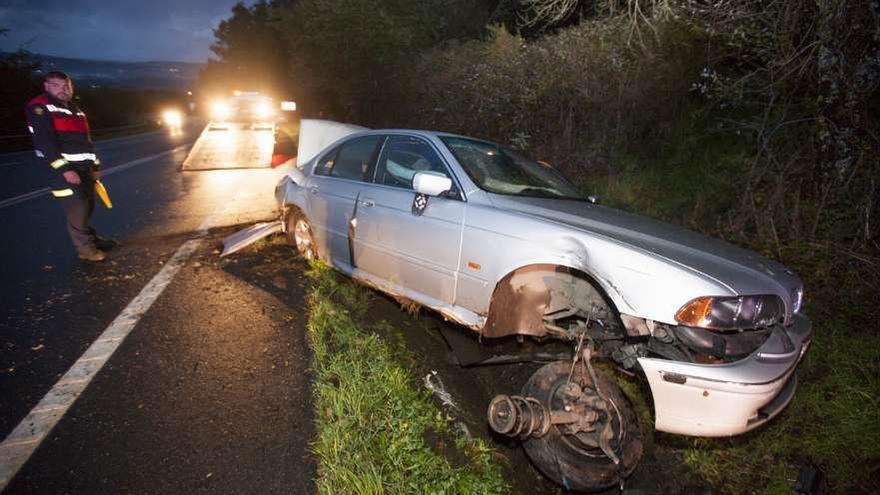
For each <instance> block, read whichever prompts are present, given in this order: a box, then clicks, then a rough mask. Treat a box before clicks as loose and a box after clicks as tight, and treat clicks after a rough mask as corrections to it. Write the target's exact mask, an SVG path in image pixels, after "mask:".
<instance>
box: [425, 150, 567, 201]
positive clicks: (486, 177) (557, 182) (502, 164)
mask: <svg viewBox="0 0 880 495" xmlns="http://www.w3.org/2000/svg"><path fill="white" fill-rule="evenodd" d="M441 139H442V140H443V142H444V143H446V146H447V147H448V148H449V149H450V151H452V154H453V155H455V158H456V160H458V163H460V164H461V166H462V167H463V168H464V170H465V172H467V174H468V176H470V178H471V180H473V181H474V182H475V183H476V184H477V186H478V187H479V188H480V189H483V190H486V191H489V192H491V193H496V194H508V195H514V196H531V197H536V198H556V199H579V200H582V199H584V197H583V195H581V193H580V192H579V191H578V190H577V187H575V186H574V185H573V184H572V183H571V182H569V181H568V179H566V178H565V177H563V176H562V174H560V173H559V172H557V171H556V170H555V169H554V168H553V167H551V166H549V165H545V164H543V163H540V162H537V161H535V160H532V159H531V158H528V157H526V156H525V155H523V154H522V153H519V152H516V151H514V150H512V149H510V148H507V147H504V146H500V145H497V144H495V143H490V142H486V141H478V140H475V139H467V138H461V137H452V136H445V137H441Z"/></svg>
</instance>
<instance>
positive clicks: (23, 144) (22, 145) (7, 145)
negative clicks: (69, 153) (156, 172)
mask: <svg viewBox="0 0 880 495" xmlns="http://www.w3.org/2000/svg"><path fill="white" fill-rule="evenodd" d="M151 125H153V122H150V121H145V122H141V123H139V124H128V125H120V126H115V127H102V128H99V129H91V134H92V135H93V136H94V135H100V134H108V133H114V132H119V131H125V130H128V129H137V128H141V127H143V128H146V127H150V126H151ZM30 146H31V135H30V134H11V135H7V136H0V153H2V152H6V151H20V150H23V149H28V148H30Z"/></svg>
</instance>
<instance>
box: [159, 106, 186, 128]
mask: <svg viewBox="0 0 880 495" xmlns="http://www.w3.org/2000/svg"><path fill="white" fill-rule="evenodd" d="M162 121H163V122H165V125H167V126H168V127H180V126H181V125H182V124H183V114H181V113H180V112H179V111H177V110H165V111H164V112H162Z"/></svg>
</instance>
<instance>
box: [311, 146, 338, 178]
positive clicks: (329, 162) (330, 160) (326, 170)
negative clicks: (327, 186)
mask: <svg viewBox="0 0 880 495" xmlns="http://www.w3.org/2000/svg"><path fill="white" fill-rule="evenodd" d="M337 153H339V148H336V149H334V150H333V151H331V152H330V153H327V154H326V155H324V158H321V160H320V161H319V162H318V163H317V164H316V165H315V175H330V169H332V168H333V164H334V163H335V162H336V154H337Z"/></svg>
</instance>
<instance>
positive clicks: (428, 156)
mask: <svg viewBox="0 0 880 495" xmlns="http://www.w3.org/2000/svg"><path fill="white" fill-rule="evenodd" d="M417 172H429V173H437V174H443V175H445V176H447V177H450V178H451V179H453V188H454V189H453V191H451V192H450V193H447V194H444V195H442V196H439V197H431V198H428V203H427V206H426V207H425V208H424V209H423V210H421V211H418V209H416V208H413V201H414V199H415V197H416V193H415V191H414V190H413V185H412V179H413V176H414V175H415V174H416V173H417ZM455 184H456V182H455V179H454V177H452V174H451V173H450V172H449V168H448V167H447V166H446V164H445V163H444V162H443V160H442V159H441V157H440V154H439V153H437V151H436V150H435V149H434V147H433V145H432V144H431V143H429V142H428V141H427V140H425V139H422V138H420V137H415V136H403V135H392V136H389V137H388V139H387V141H386V142H385V144H384V146H383V147H382V151H381V153H380V155H379V159H378V161H377V164H376V171H375V174H374V180H373V183H372V184H367V185H365V186H364V187H363V189H362V191H361V195H360V198H359V200H358V205H357V228H356V230H355V235H354V242H353V247H354V261H355V263H356V265H357V268H358V269H359V270H363V271H365V272H367V273H369V274H372V275H375V276H376V277H378V278H381V279H384V280H386V281H388V282H390V283H392V284H394V285H397V286H401V287H403V288H407V289H410V290H413V291H416V292H419V293H422V294H424V295H426V296H428V297H430V298H432V299H434V300H436V302H442V303H447V304H451V303H453V302H454V300H455V284H456V281H457V269H458V257H459V251H460V249H461V229H462V226H463V221H464V216H465V208H466V203H465V202H464V201H463V200H462V198H461V195H460V193H459V192H458V191H459V190H460V188H458V186H456V185H455Z"/></svg>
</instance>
